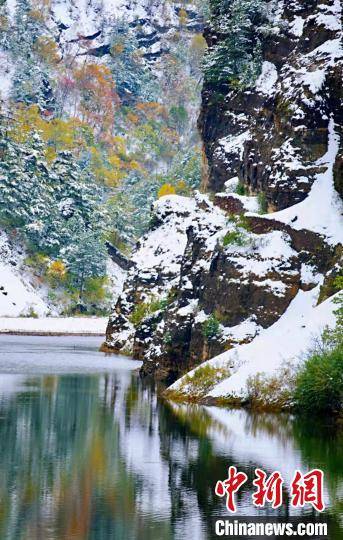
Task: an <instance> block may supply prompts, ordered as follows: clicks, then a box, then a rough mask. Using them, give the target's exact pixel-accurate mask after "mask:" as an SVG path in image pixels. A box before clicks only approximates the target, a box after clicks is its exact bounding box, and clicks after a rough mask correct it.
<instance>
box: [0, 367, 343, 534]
mask: <svg viewBox="0 0 343 540" xmlns="http://www.w3.org/2000/svg"><path fill="white" fill-rule="evenodd" d="M341 455H342V439H341V436H340V435H339V434H338V433H337V432H336V431H334V430H333V429H329V428H328V427H325V428H324V427H321V428H320V429H319V428H318V429H316V430H314V429H313V428H312V429H311V428H309V427H308V425H303V424H302V423H300V422H299V421H297V420H295V419H293V418H291V417H290V416H289V415H263V414H258V415H252V414H248V413H246V412H244V411H225V410H220V409H217V408H213V407H197V406H181V405H175V404H171V403H168V402H164V401H161V400H159V399H158V398H157V395H156V391H155V388H154V386H153V385H152V384H151V383H148V382H144V381H141V380H140V379H139V378H138V376H137V375H136V374H132V373H130V372H128V371H122V372H117V373H111V374H107V375H87V376H83V375H77V376H76V375H75V376H69V375H68V376H42V377H35V378H32V377H31V378H29V377H27V378H26V379H25V387H24V388H23V386H22V378H21V387H19V388H18V390H17V391H13V392H12V393H11V394H3V393H0V538H1V539H2V538H3V539H16V540H17V539H25V540H26V539H27V540H33V539H44V540H49V539H52V540H57V539H66V540H70V539H76V540H79V539H80V540H81V539H82V540H84V539H88V538H89V539H92V540H100V539H101V540H103V539H110V538H111V539H116V540H117V539H118V540H120V539H123V540H128V539H131V538H132V539H136V538H140V539H143V540H144V539H149V540H155V539H156V540H159V539H162V538H163V539H165V540H168V539H169V538H170V539H172V538H183V537H184V536H185V535H186V533H188V534H189V531H190V530H191V531H192V536H193V537H194V538H196V539H199V540H201V539H202V538H207V537H209V535H210V530H211V518H212V517H213V516H216V515H222V514H224V513H225V511H224V506H223V504H224V503H223V501H222V500H219V499H218V498H217V497H216V496H215V495H214V485H215V483H216V481H217V480H218V479H221V478H223V477H225V475H226V470H227V467H228V465H230V464H234V465H236V466H237V467H238V468H239V469H240V470H242V471H244V472H246V473H247V474H248V475H249V478H252V476H253V472H254V469H255V467H257V466H258V467H262V468H265V469H266V470H271V469H273V467H274V464H275V465H276V464H277V463H280V459H281V460H282V461H283V463H280V468H281V470H282V467H283V469H284V473H285V475H286V476H287V474H288V473H289V470H291V469H294V466H295V465H297V466H301V467H303V468H306V469H309V468H312V467H313V466H320V467H322V468H323V469H324V470H325V473H326V478H327V486H328V490H329V493H328V496H329V498H330V500H331V501H332V511H333V512H334V513H335V514H338V513H339V511H341V510H342V507H341V505H342V499H340V498H339V493H340V492H341V491H342V476H343V470H342V458H341ZM238 503H239V506H240V511H241V512H243V513H245V514H251V513H252V511H253V509H252V508H251V485H248V484H247V485H246V486H244V487H243V489H242V490H241V491H240V493H239V494H238ZM288 511H289V500H288V499H287V494H286V504H285V506H284V507H283V508H282V510H280V512H283V513H284V514H285V515H287V513H288Z"/></svg>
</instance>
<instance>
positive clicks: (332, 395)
mask: <svg viewBox="0 0 343 540" xmlns="http://www.w3.org/2000/svg"><path fill="white" fill-rule="evenodd" d="M295 402H296V407H297V409H298V410H299V411H304V412H306V413H335V412H340V411H341V410H342V404H343V345H342V344H341V345H339V346H338V347H336V348H335V349H333V350H331V351H330V350H329V351H324V352H322V353H320V352H318V353H314V354H313V355H312V356H310V358H308V359H307V360H306V362H305V364H304V365H303V367H302V369H301V370H300V372H299V373H298V376H297V380H296V390H295Z"/></svg>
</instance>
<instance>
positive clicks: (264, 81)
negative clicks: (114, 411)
mask: <svg viewBox="0 0 343 540" xmlns="http://www.w3.org/2000/svg"><path fill="white" fill-rule="evenodd" d="M277 80H278V73H277V69H276V66H275V65H274V64H272V63H271V62H267V61H265V62H263V64H262V72H261V75H260V76H259V78H258V79H257V81H256V90H257V91H258V92H261V93H262V94H266V95H269V94H271V93H272V91H273V88H275V84H276V81H277Z"/></svg>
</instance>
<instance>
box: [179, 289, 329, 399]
mask: <svg viewBox="0 0 343 540" xmlns="http://www.w3.org/2000/svg"><path fill="white" fill-rule="evenodd" d="M319 289H320V286H317V287H316V288H315V289H313V290H312V291H309V292H304V291H299V292H298V294H297V296H296V298H295V299H294V300H293V302H292V303H291V304H290V306H289V308H288V309H287V311H286V312H285V314H284V315H283V316H282V317H281V318H280V319H279V320H278V321H277V322H276V323H275V324H274V325H273V326H271V327H270V328H267V329H266V330H263V331H262V332H261V333H260V335H258V336H257V337H256V338H255V339H254V340H253V341H252V342H251V343H249V344H247V345H239V346H237V347H235V348H233V349H231V350H230V351H227V352H225V353H223V354H221V355H219V356H217V357H215V358H213V359H212V360H210V361H209V362H208V364H209V365H215V366H218V367H221V366H232V365H233V366H235V367H234V368H233V369H232V375H231V376H230V377H229V378H227V379H225V380H224V381H222V382H220V383H219V384H218V385H216V386H215V388H213V389H212V390H211V392H210V393H209V394H208V396H210V397H216V398H217V397H228V396H230V397H239V398H245V397H246V392H247V389H246V383H247V380H248V378H249V377H251V376H254V375H256V374H257V373H260V372H263V373H266V374H268V375H272V374H275V373H276V372H277V370H278V369H279V368H280V367H281V366H282V365H285V364H286V363H287V362H294V361H297V360H299V359H300V358H301V355H302V354H303V353H304V352H306V350H308V349H309V348H310V347H311V346H312V345H313V341H314V339H315V338H317V337H318V336H319V335H320V334H321V332H322V331H323V329H324V328H325V327H326V326H330V327H333V326H334V325H335V320H336V318H335V315H334V311H335V309H336V308H335V304H334V303H333V299H332V298H330V299H328V300H326V301H325V302H323V303H322V304H320V305H319V306H317V305H316V304H317V300H318V295H319ZM192 373H194V371H193V372H191V373H190V374H189V375H192ZM182 382H183V379H180V380H179V381H177V382H176V383H174V385H173V386H171V388H172V389H173V390H178V389H179V388H180V386H181V385H182Z"/></svg>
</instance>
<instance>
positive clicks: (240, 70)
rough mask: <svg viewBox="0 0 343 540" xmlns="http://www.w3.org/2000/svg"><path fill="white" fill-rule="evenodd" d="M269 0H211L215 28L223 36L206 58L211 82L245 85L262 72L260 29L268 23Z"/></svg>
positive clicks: (212, 21) (207, 77) (207, 72)
mask: <svg viewBox="0 0 343 540" xmlns="http://www.w3.org/2000/svg"><path fill="white" fill-rule="evenodd" d="M268 4H269V3H268V2H266V0H211V1H210V5H211V14H212V18H211V27H212V31H213V32H214V33H215V34H217V35H218V36H220V39H219V40H218V42H217V43H215V44H214V45H213V46H211V47H210V49H209V51H208V53H207V55H206V56H205V59H204V73H205V78H206V80H207V81H208V82H212V83H226V84H228V85H230V86H231V87H233V88H245V87H247V86H250V85H251V84H253V83H254V81H255V80H256V79H257V77H258V76H259V74H260V72H261V66H262V52H261V42H260V39H259V32H260V31H262V29H264V31H265V29H266V27H267V26H268V24H269V18H268V17H269V10H268V7H269V6H268Z"/></svg>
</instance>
